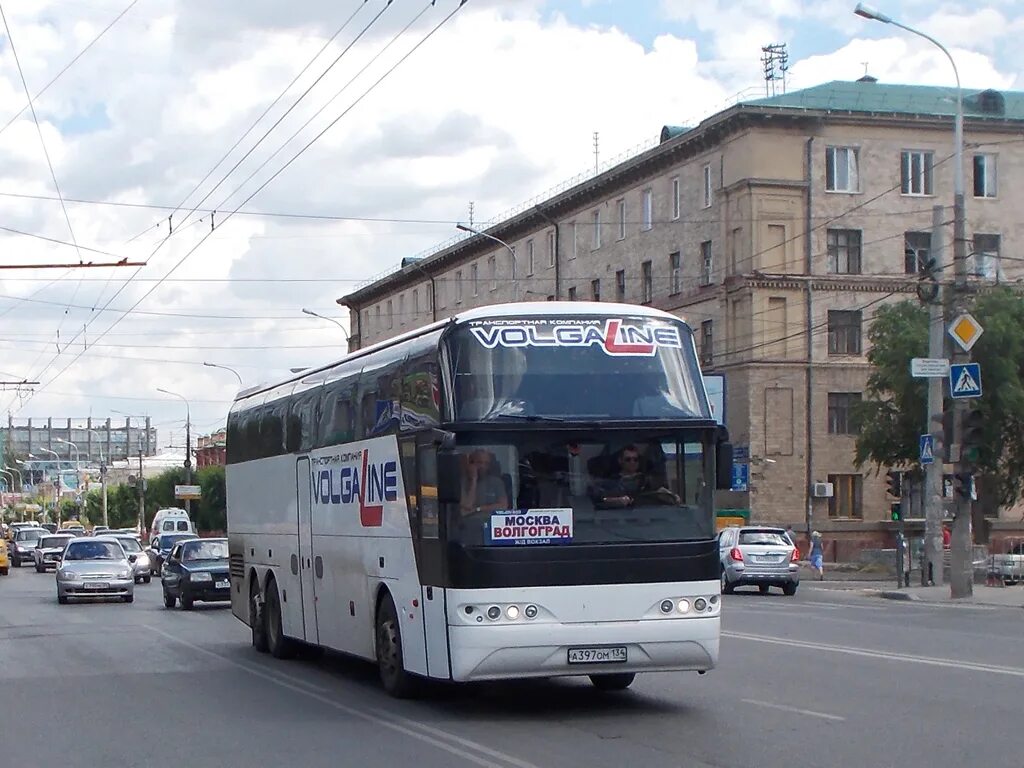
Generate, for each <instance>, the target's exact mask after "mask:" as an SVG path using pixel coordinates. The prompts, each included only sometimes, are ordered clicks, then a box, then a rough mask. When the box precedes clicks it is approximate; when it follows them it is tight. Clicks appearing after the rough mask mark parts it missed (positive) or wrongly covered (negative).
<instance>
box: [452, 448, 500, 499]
mask: <svg viewBox="0 0 1024 768" xmlns="http://www.w3.org/2000/svg"><path fill="white" fill-rule="evenodd" d="M462 458H463V465H462V502H461V509H462V514H463V515H472V514H480V513H485V514H490V513H491V512H497V511H499V510H504V509H508V505H509V499H508V492H507V491H506V489H505V481H504V479H503V478H502V476H501V467H500V466H499V465H498V459H497V458H496V457H495V455H494V454H493V453H491V452H490V451H487V450H484V449H481V448H478V449H476V450H473V451H471V452H470V453H469V454H468V455H464V456H463V457H462Z"/></svg>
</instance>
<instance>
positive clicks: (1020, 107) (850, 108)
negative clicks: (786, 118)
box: [743, 80, 1024, 121]
mask: <svg viewBox="0 0 1024 768" xmlns="http://www.w3.org/2000/svg"><path fill="white" fill-rule="evenodd" d="M963 94H964V115H965V116H966V117H969V118H972V119H988V120H1000V121H1002V120H1024V92H1022V91H994V90H987V91H978V90H974V89H968V88H965V89H964V92H963ZM743 106H751V107H770V108H775V109H805V110H814V111H822V110H830V111H834V112H865V113H876V114H878V113H882V114H904V115H936V116H943V117H945V116H949V117H952V116H953V115H955V114H956V88H939V87H935V86H928V85H886V84H882V83H878V82H871V81H870V80H868V81H856V82H845V81H840V80H836V81H833V82H831V83H824V84H822V85H816V86H813V87H811V88H804V89H803V90H799V91H793V92H791V93H785V94H782V95H781V96H772V97H769V98H766V99H757V100H755V101H746V102H743Z"/></svg>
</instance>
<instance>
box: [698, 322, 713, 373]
mask: <svg viewBox="0 0 1024 768" xmlns="http://www.w3.org/2000/svg"><path fill="white" fill-rule="evenodd" d="M714 359H715V327H714V323H713V321H711V320H705V321H704V322H702V323H701V324H700V364H701V365H711V364H712V363H713V362H714Z"/></svg>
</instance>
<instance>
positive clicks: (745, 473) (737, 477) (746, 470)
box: [732, 464, 750, 491]
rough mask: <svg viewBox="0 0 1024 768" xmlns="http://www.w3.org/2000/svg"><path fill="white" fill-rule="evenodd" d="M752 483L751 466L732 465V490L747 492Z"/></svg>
mask: <svg viewBox="0 0 1024 768" xmlns="http://www.w3.org/2000/svg"><path fill="white" fill-rule="evenodd" d="M749 483H750V465H749V464H733V465H732V490H734V491H745V490H747V486H748V485H749Z"/></svg>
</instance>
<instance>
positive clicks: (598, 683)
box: [590, 672, 636, 691]
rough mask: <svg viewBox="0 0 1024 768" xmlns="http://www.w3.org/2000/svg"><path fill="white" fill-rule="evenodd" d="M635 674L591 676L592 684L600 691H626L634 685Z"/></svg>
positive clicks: (614, 673)
mask: <svg viewBox="0 0 1024 768" xmlns="http://www.w3.org/2000/svg"><path fill="white" fill-rule="evenodd" d="M635 678H636V675H635V674H634V673H633V672H613V673H612V674H608V675H591V676H590V682H591V683H593V685H594V687H595V688H597V690H599V691H624V690H626V689H627V688H629V686H631V685H632V684H633V680H634V679H635Z"/></svg>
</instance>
